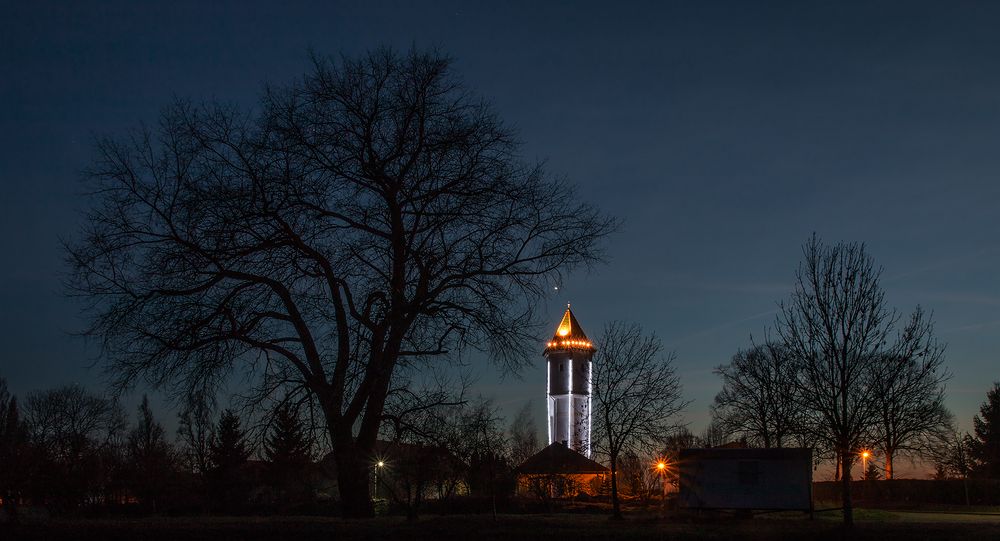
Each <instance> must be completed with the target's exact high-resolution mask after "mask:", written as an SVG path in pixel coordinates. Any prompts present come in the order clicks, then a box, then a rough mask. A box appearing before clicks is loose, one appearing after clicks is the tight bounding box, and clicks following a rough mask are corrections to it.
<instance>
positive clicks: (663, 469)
mask: <svg viewBox="0 0 1000 541" xmlns="http://www.w3.org/2000/svg"><path fill="white" fill-rule="evenodd" d="M656 474H657V475H658V476H659V477H660V490H661V492H662V494H663V497H664V498H666V497H667V462H666V461H665V460H663V459H660V460H657V461H656Z"/></svg>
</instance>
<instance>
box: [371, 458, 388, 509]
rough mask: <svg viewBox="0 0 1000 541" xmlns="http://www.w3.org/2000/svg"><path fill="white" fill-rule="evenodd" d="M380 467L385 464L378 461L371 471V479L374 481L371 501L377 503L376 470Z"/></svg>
mask: <svg viewBox="0 0 1000 541" xmlns="http://www.w3.org/2000/svg"><path fill="white" fill-rule="evenodd" d="M382 466H385V462H382V461H381V460H379V461H378V462H376V463H375V467H374V468H372V470H373V474H372V477H373V480H374V482H373V483H372V500H374V501H378V469H379V468H381V467H382Z"/></svg>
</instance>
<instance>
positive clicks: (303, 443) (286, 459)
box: [264, 404, 312, 501]
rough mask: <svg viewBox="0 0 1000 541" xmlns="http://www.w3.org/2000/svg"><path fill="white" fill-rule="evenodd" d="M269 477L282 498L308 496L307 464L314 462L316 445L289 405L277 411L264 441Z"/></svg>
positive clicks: (291, 498) (269, 481)
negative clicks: (313, 446) (306, 481)
mask: <svg viewBox="0 0 1000 541" xmlns="http://www.w3.org/2000/svg"><path fill="white" fill-rule="evenodd" d="M264 458H265V460H266V461H267V480H268V483H270V484H271V486H273V487H274V488H275V489H276V490H277V491H278V495H279V498H280V499H282V500H286V501H287V500H293V499H296V498H297V497H301V496H303V495H304V493H305V490H306V488H307V486H306V483H305V470H306V467H307V466H308V465H309V464H310V463H311V462H312V446H311V445H310V442H309V437H308V435H307V433H306V429H305V426H303V424H302V420H301V419H299V417H298V415H296V413H295V412H294V411H293V410H292V408H291V407H290V406H289V405H287V404H285V405H282V406H279V407H278V409H277V410H275V412H274V418H273V420H272V423H271V428H270V431H269V434H268V436H267V438H266V439H265V440H264Z"/></svg>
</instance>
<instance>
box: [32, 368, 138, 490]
mask: <svg viewBox="0 0 1000 541" xmlns="http://www.w3.org/2000/svg"><path fill="white" fill-rule="evenodd" d="M24 417H25V422H26V424H27V427H28V432H29V437H30V440H31V444H32V448H33V449H34V452H35V457H34V459H35V460H36V461H37V462H38V463H39V464H40V466H39V468H38V469H39V472H38V473H39V475H37V476H35V478H34V479H33V488H34V490H35V492H36V495H37V496H39V497H40V498H42V499H43V500H49V501H52V502H54V503H55V504H57V505H62V506H65V507H67V508H72V507H76V506H78V505H80V504H82V503H84V502H85V501H87V500H88V499H96V498H99V497H100V496H102V495H103V494H105V492H106V488H107V485H108V484H109V482H110V480H111V479H110V475H111V474H112V473H113V471H114V468H115V466H116V465H115V464H113V463H112V462H117V460H115V458H117V457H118V455H119V451H120V450H121V448H122V447H123V445H122V443H123V441H122V440H123V437H124V435H125V428H126V427H127V424H128V421H127V418H126V416H125V414H124V412H123V411H122V409H121V407H120V406H119V405H118V404H117V402H115V401H113V400H111V399H109V398H107V397H103V396H99V395H95V394H91V393H89V392H87V390H86V389H84V388H83V387H80V386H77V385H69V386H66V387H61V388H57V389H52V390H47V391H40V392H34V393H31V394H29V395H28V398H27V400H26V401H25V407H24Z"/></svg>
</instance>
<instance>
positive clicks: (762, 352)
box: [712, 341, 799, 447]
mask: <svg viewBox="0 0 1000 541" xmlns="http://www.w3.org/2000/svg"><path fill="white" fill-rule="evenodd" d="M715 373H716V374H718V375H719V376H720V377H721V378H722V390H721V391H719V394H717V395H716V396H715V402H714V403H713V405H712V418H713V422H717V423H718V425H719V427H720V428H721V429H722V430H723V431H724V432H726V433H727V434H731V435H739V436H741V437H744V438H746V439H747V441H748V442H749V443H751V444H753V445H756V446H760V447H784V446H785V445H786V444H787V443H789V442H790V441H791V440H792V436H793V434H795V429H796V424H797V418H798V416H799V415H798V412H799V408H798V406H796V404H795V402H794V401H793V400H792V397H793V395H794V389H795V380H796V377H797V374H796V363H795V359H794V358H793V357H792V356H791V355H790V354H789V352H788V350H787V349H786V348H785V347H784V346H782V345H781V344H780V343H777V342H773V341H766V342H765V343H764V344H760V345H754V346H752V347H750V348H749V349H746V350H741V351H738V352H737V353H736V354H735V355H733V358H732V360H731V361H730V362H729V364H727V365H722V366H719V367H718V368H716V369H715Z"/></svg>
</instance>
